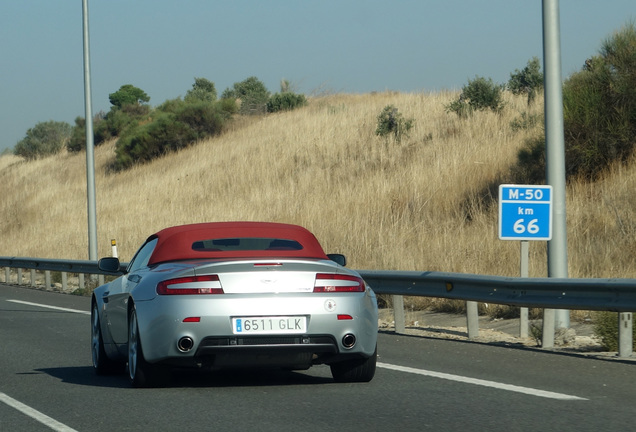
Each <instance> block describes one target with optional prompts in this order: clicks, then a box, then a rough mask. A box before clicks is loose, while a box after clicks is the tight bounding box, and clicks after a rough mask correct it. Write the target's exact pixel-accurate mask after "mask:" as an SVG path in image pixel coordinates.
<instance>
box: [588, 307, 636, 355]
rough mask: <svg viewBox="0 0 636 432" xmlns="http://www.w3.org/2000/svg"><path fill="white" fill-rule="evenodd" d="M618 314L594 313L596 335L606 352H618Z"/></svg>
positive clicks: (635, 341)
mask: <svg viewBox="0 0 636 432" xmlns="http://www.w3.org/2000/svg"><path fill="white" fill-rule="evenodd" d="M618 317H619V315H618V313H616V312H608V311H598V312H595V313H594V318H593V320H594V335H595V336H596V337H598V338H599V339H600V340H601V344H602V345H603V349H605V350H606V351H618ZM632 341H633V349H636V326H633V328H632Z"/></svg>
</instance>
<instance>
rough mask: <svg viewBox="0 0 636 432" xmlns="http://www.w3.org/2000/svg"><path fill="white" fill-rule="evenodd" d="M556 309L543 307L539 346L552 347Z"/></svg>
mask: <svg viewBox="0 0 636 432" xmlns="http://www.w3.org/2000/svg"><path fill="white" fill-rule="evenodd" d="M555 315H556V311H555V310H554V309H543V331H542V333H543V335H542V338H541V348H554V322H555Z"/></svg>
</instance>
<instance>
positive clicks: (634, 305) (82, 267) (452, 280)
mask: <svg viewBox="0 0 636 432" xmlns="http://www.w3.org/2000/svg"><path fill="white" fill-rule="evenodd" d="M122 264H123V265H125V263H122ZM0 267H5V282H7V283H8V282H9V280H10V269H11V268H16V269H18V284H22V275H21V273H20V272H21V269H30V270H31V285H33V286H35V272H36V271H37V270H40V271H45V273H46V274H47V277H46V279H47V280H46V285H47V286H50V275H49V272H51V271H57V272H62V285H63V287H62V289H63V290H64V291H66V290H67V287H66V286H65V284H66V273H77V274H78V275H79V276H80V288H83V277H82V276H83V275H84V274H97V275H99V277H100V281H99V283H100V284H103V283H104V282H103V281H104V276H105V275H112V274H111V273H106V272H103V271H101V270H99V269H98V268H97V262H96V261H81V260H60V259H40V258H20V257H0ZM357 271H358V273H360V275H361V276H362V277H363V278H364V280H365V281H366V282H367V283H368V284H369V285H370V286H371V287H372V288H373V290H374V291H375V292H376V293H377V294H388V295H393V296H394V298H395V299H396V300H399V301H398V302H396V303H395V305H394V313H395V323H396V325H395V326H396V330H398V329H404V312H403V306H400V305H402V304H403V303H402V297H401V296H424V297H437V298H447V299H456V300H464V301H467V302H469V303H470V302H481V303H494V304H505V305H511V306H519V307H534V308H546V309H576V310H605V311H614V312H620V313H621V314H620V321H621V323H627V322H628V324H629V325H624V326H623V325H621V326H619V341H620V348H619V356H621V357H629V356H631V354H632V312H635V311H636V279H558V278H521V277H503V276H483V275H473V274H464V273H445V272H433V271H431V272H414V271H377V270H357ZM400 309H401V310H400ZM475 313H476V308H475ZM469 315H470V310H469ZM471 325H473V326H477V330H478V323H477V320H472V321H471V319H470V317H469V319H468V333H469V336H470V335H471V328H470V327H471ZM472 334H476V332H475V331H474V330H473V331H472ZM544 335H545V333H544ZM548 347H551V346H548Z"/></svg>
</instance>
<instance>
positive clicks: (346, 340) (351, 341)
mask: <svg viewBox="0 0 636 432" xmlns="http://www.w3.org/2000/svg"><path fill="white" fill-rule="evenodd" d="M355 344H356V337H355V336H354V335H352V334H351V333H347V334H346V335H344V337H343V338H342V345H344V347H345V348H352V347H353V346H354V345H355Z"/></svg>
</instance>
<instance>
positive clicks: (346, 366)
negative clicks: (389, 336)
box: [329, 346, 378, 383]
mask: <svg viewBox="0 0 636 432" xmlns="http://www.w3.org/2000/svg"><path fill="white" fill-rule="evenodd" d="M377 359H378V348H377V346H376V348H375V351H374V352H373V354H372V355H371V357H369V358H366V359H353V360H345V361H341V362H338V363H333V364H331V365H329V367H330V368H331V376H333V379H334V380H335V381H336V382H340V383H345V382H369V381H371V380H372V379H373V377H374V376H375V365H376V363H377Z"/></svg>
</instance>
